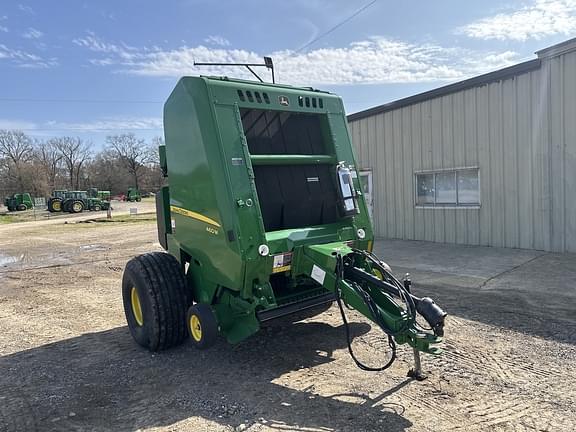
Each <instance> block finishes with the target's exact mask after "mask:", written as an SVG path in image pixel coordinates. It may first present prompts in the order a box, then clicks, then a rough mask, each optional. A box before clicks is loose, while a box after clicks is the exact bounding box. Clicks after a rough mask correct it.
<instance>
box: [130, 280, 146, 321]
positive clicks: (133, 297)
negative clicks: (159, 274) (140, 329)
mask: <svg viewBox="0 0 576 432" xmlns="http://www.w3.org/2000/svg"><path fill="white" fill-rule="evenodd" d="M130 301H131V303H132V313H133V314H134V319H135V320H136V322H137V323H138V325H139V326H142V325H144V316H143V315H142V306H141V305H140V297H138V291H136V288H135V287H132V291H130Z"/></svg>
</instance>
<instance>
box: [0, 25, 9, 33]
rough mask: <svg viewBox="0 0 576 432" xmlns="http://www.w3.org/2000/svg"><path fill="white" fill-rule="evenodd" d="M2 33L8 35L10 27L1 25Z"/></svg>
mask: <svg viewBox="0 0 576 432" xmlns="http://www.w3.org/2000/svg"><path fill="white" fill-rule="evenodd" d="M0 32H4V33H8V27H4V26H2V25H0Z"/></svg>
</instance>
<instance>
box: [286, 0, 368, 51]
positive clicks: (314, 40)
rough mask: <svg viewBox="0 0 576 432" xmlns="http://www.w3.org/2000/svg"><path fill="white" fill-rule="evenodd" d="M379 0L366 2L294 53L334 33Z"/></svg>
mask: <svg viewBox="0 0 576 432" xmlns="http://www.w3.org/2000/svg"><path fill="white" fill-rule="evenodd" d="M377 1H378V0H372V1H371V2H369V3H367V4H365V5H364V6H362V7H361V8H360V9H358V10H357V11H356V12H354V13H353V14H352V15H350V16H349V17H348V18H345V19H344V20H342V21H340V22H339V23H338V24H336V25H335V26H333V27H331V28H330V29H328V30H326V31H325V32H324V33H322V34H320V35H319V36H316V37H315V38H314V39H312V40H311V41H310V42H308V43H307V44H305V45H303V46H301V47H300V48H298V49H297V50H296V51H294V52H293V53H292V55H294V54H297V53H299V52H300V51H302V50H304V49H306V48H308V47H309V46H310V45H312V44H314V43H316V42H318V41H319V40H320V39H322V38H323V37H325V36H328V35H329V34H330V33H332V32H333V31H334V30H337V29H338V28H340V27H342V26H343V25H344V24H346V23H348V22H350V21H352V19H354V18H355V17H356V16H358V15H360V14H361V13H362V12H364V11H365V10H366V9H368V8H369V7H370V6H372V5H373V4H374V3H376V2H377Z"/></svg>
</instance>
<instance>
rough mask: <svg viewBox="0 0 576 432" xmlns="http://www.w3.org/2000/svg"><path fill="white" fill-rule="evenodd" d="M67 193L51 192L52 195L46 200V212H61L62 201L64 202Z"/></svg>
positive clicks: (60, 191)
mask: <svg viewBox="0 0 576 432" xmlns="http://www.w3.org/2000/svg"><path fill="white" fill-rule="evenodd" d="M67 192H68V191H67V190H55V191H52V195H51V196H50V198H48V203H47V207H48V211H49V212H50V213H54V212H61V211H62V201H64V198H65V196H66V193H67Z"/></svg>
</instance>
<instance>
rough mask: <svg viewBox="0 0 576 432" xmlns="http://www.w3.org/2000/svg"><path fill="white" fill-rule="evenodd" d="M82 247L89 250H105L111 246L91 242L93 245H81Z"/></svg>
mask: <svg viewBox="0 0 576 432" xmlns="http://www.w3.org/2000/svg"><path fill="white" fill-rule="evenodd" d="M80 249H81V250H85V251H88V252H92V251H105V250H108V249H109V248H108V247H106V246H104V245H99V244H91V245H83V246H80Z"/></svg>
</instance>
